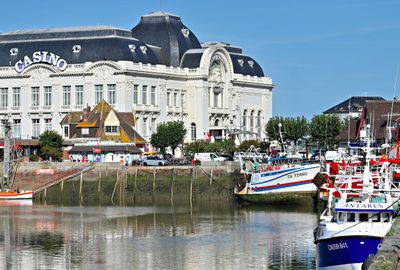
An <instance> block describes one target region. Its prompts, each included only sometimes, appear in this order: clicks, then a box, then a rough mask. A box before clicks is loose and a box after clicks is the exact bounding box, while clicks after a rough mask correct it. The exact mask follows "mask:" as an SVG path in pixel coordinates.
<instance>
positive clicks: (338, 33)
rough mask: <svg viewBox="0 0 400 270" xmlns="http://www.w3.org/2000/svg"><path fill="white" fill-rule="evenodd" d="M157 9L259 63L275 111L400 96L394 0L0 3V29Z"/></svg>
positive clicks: (122, 20) (133, 19) (123, 21)
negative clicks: (271, 84) (359, 98)
mask: <svg viewBox="0 0 400 270" xmlns="http://www.w3.org/2000/svg"><path fill="white" fill-rule="evenodd" d="M160 6H161V10H163V11H166V12H170V13H173V14H176V15H179V16H180V17H181V18H182V21H183V23H184V24H185V25H186V26H187V27H188V28H189V29H191V30H192V31H193V32H194V33H195V34H196V36H197V37H198V39H199V40H200V41H201V42H207V41H223V42H227V43H230V44H233V45H236V46H239V47H241V48H243V51H244V53H245V54H248V55H250V56H252V57H253V58H254V59H255V60H256V61H258V62H259V64H260V65H261V66H262V67H263V70H264V73H265V74H266V75H267V76H271V77H272V80H273V82H274V84H276V88H275V89H274V94H273V115H274V116H300V115H304V116H306V117H307V118H311V117H312V116H313V115H315V114H320V113H322V112H323V111H324V110H326V109H328V108H330V107H332V106H334V105H336V104H338V103H340V102H341V101H343V100H345V99H347V98H349V97H351V96H360V95H369V96H382V97H384V98H386V99H391V98H392V97H393V95H396V96H399V97H400V89H398V88H399V86H400V83H396V73H397V70H398V69H400V16H399V14H400V1H397V0H340V1H339V0H336V1H335V0H331V1H322V0H303V1H302V0H292V1H285V0H282V1H276V0H275V1H272V0H259V1H255V0H247V1H243V0H241V1H239V0H230V1H218V0H203V1H178V0H168V1H166V0H164V1H161V2H160V0H142V1H137V0H130V1H125V0H115V1H110V0H108V1H106V0H97V1H92V0H80V1H77V0H68V1H57V0H52V1H50V0H42V1H32V0H20V1H4V2H3V3H2V10H3V12H2V16H1V19H0V32H9V31H14V30H22V29H40V28H54V27H68V26H94V25H112V26H115V27H120V28H125V29H131V28H132V27H133V26H135V25H136V24H137V23H138V22H139V20H140V16H141V15H144V14H147V13H149V12H152V11H159V10H160ZM399 74H400V72H399ZM399 77H400V75H399Z"/></svg>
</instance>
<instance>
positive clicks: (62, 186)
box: [61, 181, 64, 201]
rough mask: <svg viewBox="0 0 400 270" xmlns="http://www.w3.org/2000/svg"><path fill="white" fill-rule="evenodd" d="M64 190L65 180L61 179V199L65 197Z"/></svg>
mask: <svg viewBox="0 0 400 270" xmlns="http://www.w3.org/2000/svg"><path fill="white" fill-rule="evenodd" d="M63 191H64V181H61V201H62V198H63Z"/></svg>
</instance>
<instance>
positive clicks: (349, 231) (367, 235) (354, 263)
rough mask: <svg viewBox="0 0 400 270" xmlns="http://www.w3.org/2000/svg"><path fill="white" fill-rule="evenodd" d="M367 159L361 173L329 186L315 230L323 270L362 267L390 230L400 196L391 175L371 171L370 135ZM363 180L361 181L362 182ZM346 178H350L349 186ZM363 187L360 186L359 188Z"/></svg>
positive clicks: (320, 264)
mask: <svg viewBox="0 0 400 270" xmlns="http://www.w3.org/2000/svg"><path fill="white" fill-rule="evenodd" d="M365 153H366V161H365V164H364V168H363V170H362V173H358V174H357V175H356V182H357V188H355V187H354V181H353V180H352V179H353V178H352V177H345V178H343V179H341V181H342V182H340V184H342V185H343V186H342V187H338V185H337V184H338V183H336V182H334V183H333V187H328V188H327V190H328V192H329V195H328V203H327V208H326V209H325V211H324V212H323V213H322V215H321V217H320V223H319V226H318V227H317V228H316V229H315V230H314V241H315V244H316V248H317V268H318V269H323V270H334V269H356V270H357V269H360V270H361V268H362V264H363V262H364V261H365V260H366V259H367V258H368V257H369V256H370V255H375V254H376V253H377V252H378V250H379V248H380V246H381V243H382V240H383V238H384V237H385V235H386V234H387V233H388V232H389V230H390V228H391V226H392V223H393V216H394V214H395V211H394V208H395V207H397V202H398V199H395V196H393V193H396V191H395V190H394V189H392V186H391V185H390V180H391V179H390V175H389V174H383V173H381V174H374V173H372V172H371V161H372V150H371V147H370V139H368V138H367V146H366V148H365ZM360 180H361V181H362V182H361V184H360V183H359V181H360ZM345 181H349V182H348V183H347V184H346V185H344V184H345ZM358 187H360V188H358Z"/></svg>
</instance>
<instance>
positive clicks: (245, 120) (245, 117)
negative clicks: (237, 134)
mask: <svg viewBox="0 0 400 270" xmlns="http://www.w3.org/2000/svg"><path fill="white" fill-rule="evenodd" d="M242 126H243V129H246V126H247V110H244V111H243V121H242Z"/></svg>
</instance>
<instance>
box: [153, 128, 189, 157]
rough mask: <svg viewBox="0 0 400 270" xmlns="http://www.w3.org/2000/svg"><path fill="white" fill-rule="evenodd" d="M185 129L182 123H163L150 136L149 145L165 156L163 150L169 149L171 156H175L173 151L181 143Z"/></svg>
mask: <svg viewBox="0 0 400 270" xmlns="http://www.w3.org/2000/svg"><path fill="white" fill-rule="evenodd" d="M185 134H186V129H185V127H184V125H183V122H180V121H174V122H165V123H161V124H160V125H159V126H158V127H157V131H156V132H155V133H153V135H151V139H150V143H151V144H152V145H154V146H155V147H157V148H160V151H161V153H162V154H163V155H164V154H165V149H166V148H167V147H171V149H172V154H173V155H175V149H176V148H177V147H178V146H179V145H180V144H182V143H183V140H184V138H185Z"/></svg>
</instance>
